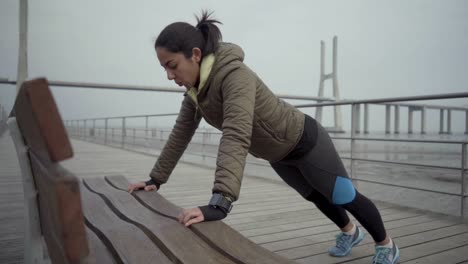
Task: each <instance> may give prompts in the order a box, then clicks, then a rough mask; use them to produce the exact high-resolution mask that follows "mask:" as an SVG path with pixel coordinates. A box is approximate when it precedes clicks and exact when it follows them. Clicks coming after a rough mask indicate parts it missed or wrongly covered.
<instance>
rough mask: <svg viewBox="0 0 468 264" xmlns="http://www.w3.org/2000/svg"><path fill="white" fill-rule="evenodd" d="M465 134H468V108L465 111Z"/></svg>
mask: <svg viewBox="0 0 468 264" xmlns="http://www.w3.org/2000/svg"><path fill="white" fill-rule="evenodd" d="M465 135H468V110H466V111H465Z"/></svg>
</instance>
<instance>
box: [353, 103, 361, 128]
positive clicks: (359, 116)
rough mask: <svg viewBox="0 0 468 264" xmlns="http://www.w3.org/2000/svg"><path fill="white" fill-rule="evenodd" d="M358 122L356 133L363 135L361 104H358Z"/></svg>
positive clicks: (356, 123)
mask: <svg viewBox="0 0 468 264" xmlns="http://www.w3.org/2000/svg"><path fill="white" fill-rule="evenodd" d="M355 118H356V122H355V127H354V128H355V129H356V133H358V134H359V133H361V105H360V104H357V105H356V116H355Z"/></svg>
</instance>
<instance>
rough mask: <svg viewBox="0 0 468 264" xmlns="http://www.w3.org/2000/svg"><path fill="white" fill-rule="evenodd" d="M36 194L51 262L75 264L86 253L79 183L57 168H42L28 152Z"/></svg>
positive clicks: (54, 166) (66, 172) (53, 166)
mask: <svg viewBox="0 0 468 264" xmlns="http://www.w3.org/2000/svg"><path fill="white" fill-rule="evenodd" d="M30 159H31V167H32V169H33V172H34V179H35V183H36V187H37V189H38V192H39V215H40V222H41V230H42V233H43V234H44V237H45V240H46V242H47V246H48V252H49V255H50V257H51V259H52V262H53V263H77V262H79V261H80V260H81V259H82V258H83V257H85V256H86V255H87V254H88V252H89V251H88V244H87V240H86V233H85V229H84V218H83V213H82V211H81V199H80V193H79V192H80V191H79V182H78V180H77V179H76V177H74V176H73V175H72V174H71V173H69V172H68V171H66V170H65V169H63V168H61V167H60V165H56V164H49V166H47V167H46V166H44V164H42V163H41V162H40V161H39V159H38V158H37V157H36V156H35V155H34V154H32V153H31V155H30Z"/></svg>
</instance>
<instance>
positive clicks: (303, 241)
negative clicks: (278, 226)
mask: <svg viewBox="0 0 468 264" xmlns="http://www.w3.org/2000/svg"><path fill="white" fill-rule="evenodd" d="M430 221H434V218H429V217H426V216H424V215H417V216H414V217H411V218H406V219H400V220H395V221H391V222H386V223H385V227H386V229H387V232H390V233H391V234H392V235H393V232H394V231H395V228H399V227H405V226H409V225H414V224H423V223H426V222H430ZM336 233H337V231H336V230H334V231H332V232H324V233H320V234H316V235H309V236H301V237H295V238H290V239H286V240H279V241H274V242H269V243H264V244H262V246H263V247H265V248H266V249H269V250H271V251H280V250H288V249H289V250H298V249H304V251H305V252H307V253H306V255H304V256H307V255H308V254H311V252H313V249H312V250H311V249H310V248H315V247H316V244H318V243H321V242H326V241H331V242H330V243H329V244H332V243H333V242H332V241H334V239H335V235H336ZM306 246H309V248H307V247H306ZM277 253H279V252H277Z"/></svg>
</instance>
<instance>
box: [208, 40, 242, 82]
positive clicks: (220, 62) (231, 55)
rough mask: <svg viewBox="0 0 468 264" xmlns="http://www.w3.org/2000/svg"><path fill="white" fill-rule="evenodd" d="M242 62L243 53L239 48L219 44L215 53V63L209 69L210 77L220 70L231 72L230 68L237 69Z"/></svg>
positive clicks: (231, 44)
mask: <svg viewBox="0 0 468 264" xmlns="http://www.w3.org/2000/svg"><path fill="white" fill-rule="evenodd" d="M243 61H244V51H243V50H242V48H241V47H239V46H237V45H236V44H233V43H226V42H221V43H219V46H218V48H217V49H216V51H215V62H214V65H213V68H212V69H211V73H210V75H211V76H210V77H212V76H213V75H215V74H217V73H218V72H219V71H221V70H224V69H226V70H228V71H230V70H232V68H231V67H235V68H237V67H238V66H239V63H242V62H243Z"/></svg>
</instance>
